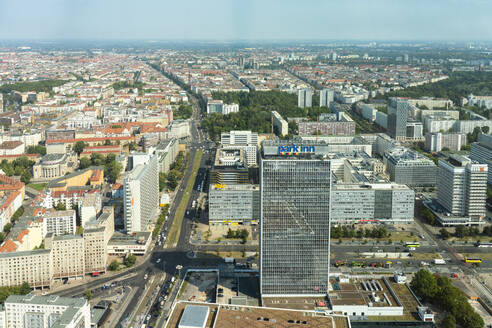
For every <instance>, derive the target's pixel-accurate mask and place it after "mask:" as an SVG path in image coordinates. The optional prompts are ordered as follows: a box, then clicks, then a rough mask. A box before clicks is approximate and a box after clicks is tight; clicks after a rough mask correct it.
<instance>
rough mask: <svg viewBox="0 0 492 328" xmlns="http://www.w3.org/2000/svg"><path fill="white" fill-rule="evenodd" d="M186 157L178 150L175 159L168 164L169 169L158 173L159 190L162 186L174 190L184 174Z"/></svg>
mask: <svg viewBox="0 0 492 328" xmlns="http://www.w3.org/2000/svg"><path fill="white" fill-rule="evenodd" d="M186 159H187V157H185V156H184V153H183V152H182V151H181V152H179V154H178V156H176V160H175V161H174V163H172V164H171V166H170V171H169V172H168V173H167V174H165V173H159V190H160V191H162V190H164V188H167V189H169V190H174V189H176V187H177V186H178V182H179V180H181V179H182V178H183V176H184V171H185V168H186V162H187V160H186Z"/></svg>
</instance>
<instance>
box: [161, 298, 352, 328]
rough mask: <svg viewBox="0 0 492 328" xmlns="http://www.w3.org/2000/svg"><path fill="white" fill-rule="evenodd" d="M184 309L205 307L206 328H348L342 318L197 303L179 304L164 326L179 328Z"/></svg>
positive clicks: (295, 311) (270, 309)
mask: <svg viewBox="0 0 492 328" xmlns="http://www.w3.org/2000/svg"><path fill="white" fill-rule="evenodd" d="M187 305H202V306H208V307H209V309H210V311H209V316H208V319H207V323H206V325H205V327H207V328H231V327H235V328H256V327H258V328H263V327H275V328H277V327H280V328H284V327H285V328H287V327H294V326H300V327H306V328H309V327H312V328H332V327H333V328H348V327H350V326H349V320H348V318H347V317H345V316H332V315H324V314H317V313H315V312H314V311H298V310H288V309H279V308H267V307H254V306H241V305H217V304H209V303H196V302H194V303H193V302H178V303H176V305H175V307H174V309H173V312H172V313H171V315H170V317H169V320H168V322H167V325H166V326H165V327H166V328H178V325H179V321H180V319H181V317H182V315H183V312H184V309H185V308H186V306H187Z"/></svg>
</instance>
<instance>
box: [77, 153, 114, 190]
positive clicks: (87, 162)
mask: <svg viewBox="0 0 492 328" xmlns="http://www.w3.org/2000/svg"><path fill="white" fill-rule="evenodd" d="M90 166H104V176H105V177H106V179H107V180H108V181H109V182H110V183H115V182H116V179H118V176H119V175H120V172H121V170H122V169H123V166H122V165H121V163H119V162H118V161H117V160H116V155H115V154H109V155H107V156H103V155H101V154H97V153H93V154H91V157H90V158H88V157H83V158H81V159H80V166H79V168H80V169H85V168H88V167H90Z"/></svg>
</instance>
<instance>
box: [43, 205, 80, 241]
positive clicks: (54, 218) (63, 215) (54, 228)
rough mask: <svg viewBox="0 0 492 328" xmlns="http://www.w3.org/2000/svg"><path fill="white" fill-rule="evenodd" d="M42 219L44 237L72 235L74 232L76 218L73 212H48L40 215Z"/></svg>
mask: <svg viewBox="0 0 492 328" xmlns="http://www.w3.org/2000/svg"><path fill="white" fill-rule="evenodd" d="M42 219H43V223H44V226H45V235H46V234H53V235H55V236H61V235H65V234H70V235H72V234H75V232H76V217H75V211H74V210H66V211H53V212H48V213H46V214H43V215H42ZM43 237H44V236H43Z"/></svg>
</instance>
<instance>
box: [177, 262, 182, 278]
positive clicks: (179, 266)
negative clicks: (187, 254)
mask: <svg viewBox="0 0 492 328" xmlns="http://www.w3.org/2000/svg"><path fill="white" fill-rule="evenodd" d="M181 269H183V266H182V265H181V264H178V265H176V270H178V278H179V277H181Z"/></svg>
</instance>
